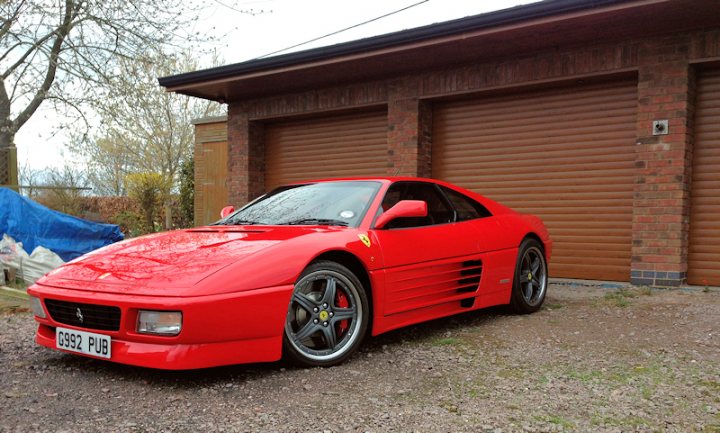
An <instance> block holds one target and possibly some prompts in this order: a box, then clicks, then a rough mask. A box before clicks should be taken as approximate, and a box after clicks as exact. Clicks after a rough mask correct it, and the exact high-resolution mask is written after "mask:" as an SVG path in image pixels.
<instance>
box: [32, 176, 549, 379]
mask: <svg viewBox="0 0 720 433" xmlns="http://www.w3.org/2000/svg"><path fill="white" fill-rule="evenodd" d="M223 214H224V215H223V216H222V219H221V220H220V221H218V222H216V223H215V224H212V225H209V226H205V227H197V228H193V229H188V230H178V231H172V232H165V233H158V234H153V235H148V236H143V237H139V238H135V239H130V240H127V241H123V242H119V243H116V244H113V245H110V246H107V247H105V248H102V249H100V250H97V251H94V252H92V253H90V254H87V255H85V256H82V257H80V258H78V259H76V260H74V261H72V262H69V263H67V264H66V265H64V266H62V267H60V268H58V269H56V270H54V271H53V272H51V273H49V274H48V275H46V276H45V277H43V278H41V279H40V280H38V282H37V283H36V284H35V285H33V286H32V287H30V289H28V292H29V293H30V295H31V304H32V307H33V312H34V314H35V320H37V322H38V323H39V326H38V330H37V334H36V337H35V338H36V341H37V342H38V343H39V344H41V345H43V346H47V347H50V348H53V349H58V350H61V351H64V352H69V353H73V354H79V355H84V356H90V357H95V358H100V359H107V360H110V361H114V362H119V363H124V364H131V365H138V366H145V367H152V368H161V369H194V368H203V367H211V366H219V365H228V364H239V363H248V362H263V361H276V360H279V359H280V358H281V357H282V356H283V355H284V356H285V357H286V358H288V359H290V360H292V361H294V362H296V363H299V364H301V365H306V366H329V365H335V364H338V363H340V362H342V361H343V360H345V359H346V358H348V357H349V356H350V355H352V353H353V352H354V351H355V350H357V348H358V346H359V345H360V344H361V342H362V340H363V338H364V337H365V336H366V335H367V334H368V333H369V334H371V335H378V334H381V333H383V332H386V331H389V330H392V329H396V328H400V327H402V326H406V325H410V324H413V323H418V322H423V321H426V320H430V319H435V318H438V317H443V316H448V315H452V314H456V313H462V312H465V311H469V310H475V309H479V308H484V307H489V306H492V305H500V304H510V306H511V307H512V308H513V309H514V310H515V311H517V312H518V313H531V312H534V311H536V310H538V309H539V308H540V306H541V304H542V303H543V300H544V299H545V292H546V289H547V282H548V272H547V260H548V258H549V257H550V252H551V246H552V242H551V240H550V238H549V236H548V232H547V230H546V229H545V226H544V225H543V223H542V222H541V221H540V219H538V218H537V217H534V216H531V215H522V214H519V213H517V212H515V211H513V210H511V209H509V208H507V207H505V206H502V205H500V204H498V203H496V202H494V201H492V200H489V199H487V198H485V197H482V196H480V195H478V194H475V193H473V192H470V191H467V190H464V189H461V188H459V187H456V186H453V185H451V184H448V183H445V182H440V181H436V180H431V179H418V178H364V179H331V180H321V181H313V182H303V183H297V184H293V185H287V186H283V187H280V188H277V189H275V190H273V191H271V192H269V193H267V194H265V195H263V196H261V197H259V198H258V199H256V200H254V201H252V202H250V203H249V204H247V205H245V206H244V207H242V208H241V209H240V210H238V211H234V210H231V209H227V208H226V209H224V210H223Z"/></svg>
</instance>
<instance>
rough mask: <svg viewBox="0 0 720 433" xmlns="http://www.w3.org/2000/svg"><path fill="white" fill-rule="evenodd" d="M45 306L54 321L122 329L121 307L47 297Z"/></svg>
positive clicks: (110, 329)
mask: <svg viewBox="0 0 720 433" xmlns="http://www.w3.org/2000/svg"><path fill="white" fill-rule="evenodd" d="M45 306H46V307H47V309H48V312H49V313H50V316H51V317H52V318H53V320H54V321H56V322H59V323H63V324H65V325H73V326H78V327H81V328H88V329H99V330H103V331H117V330H119V329H120V308H118V307H110V306H107V305H93V304H81V303H78V302H67V301H58V300H56V299H46V300H45Z"/></svg>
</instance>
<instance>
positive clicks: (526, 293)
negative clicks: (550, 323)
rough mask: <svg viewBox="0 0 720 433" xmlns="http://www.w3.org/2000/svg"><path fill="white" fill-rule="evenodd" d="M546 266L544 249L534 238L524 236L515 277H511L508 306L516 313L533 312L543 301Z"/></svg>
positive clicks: (546, 277) (545, 288)
mask: <svg viewBox="0 0 720 433" xmlns="http://www.w3.org/2000/svg"><path fill="white" fill-rule="evenodd" d="M547 285H548V268H547V260H546V259H545V249H544V248H543V246H542V244H541V243H540V242H538V241H537V240H535V239H532V238H526V239H525V240H523V241H522V243H521V244H520V248H519V250H518V257H517V263H516V264H515V277H514V278H513V288H512V295H511V297H510V308H511V310H512V311H513V312H515V313H517V314H529V313H534V312H536V311H537V310H539V309H540V307H541V306H542V304H543V302H544V301H545V295H546V294H547Z"/></svg>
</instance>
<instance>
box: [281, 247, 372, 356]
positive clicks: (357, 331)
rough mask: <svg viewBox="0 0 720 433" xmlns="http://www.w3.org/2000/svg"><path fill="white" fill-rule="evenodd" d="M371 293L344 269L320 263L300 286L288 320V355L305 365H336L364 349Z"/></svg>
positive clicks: (285, 349) (305, 274)
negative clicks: (363, 340) (361, 348)
mask: <svg viewBox="0 0 720 433" xmlns="http://www.w3.org/2000/svg"><path fill="white" fill-rule="evenodd" d="M368 318H369V306H368V300H367V294H366V293H365V290H364V287H363V285H362V283H361V282H360V280H359V279H358V278H357V276H355V274H353V273H352V271H350V270H349V269H348V268H346V267H345V266H343V265H341V264H339V263H335V262H331V261H325V260H323V261H318V262H315V263H313V264H311V265H310V266H308V267H307V269H305V271H304V272H303V273H302V275H300V278H299V279H298V281H297V282H296V283H295V289H294V290H293V295H292V298H291V300H290V306H289V308H288V313H287V318H286V320H285V335H284V338H283V353H284V354H285V355H286V357H288V358H289V359H290V360H291V361H294V362H295V363H297V364H300V365H304V366H323V367H327V366H331V365H336V364H339V363H341V362H342V361H344V360H345V359H347V358H348V357H349V356H350V355H352V353H353V352H355V350H357V348H358V347H359V346H360V343H361V342H362V339H363V337H364V335H365V331H366V330H367V326H368V320H369V319H368Z"/></svg>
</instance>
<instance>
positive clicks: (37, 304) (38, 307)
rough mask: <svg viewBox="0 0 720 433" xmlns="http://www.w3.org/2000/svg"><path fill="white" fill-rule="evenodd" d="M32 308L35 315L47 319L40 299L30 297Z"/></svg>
mask: <svg viewBox="0 0 720 433" xmlns="http://www.w3.org/2000/svg"><path fill="white" fill-rule="evenodd" d="M30 308H31V309H32V312H33V314H34V315H36V316H37V317H39V318H41V319H45V318H47V316H46V315H45V309H44V308H43V306H42V302H41V301H40V298H36V297H35V296H30Z"/></svg>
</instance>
